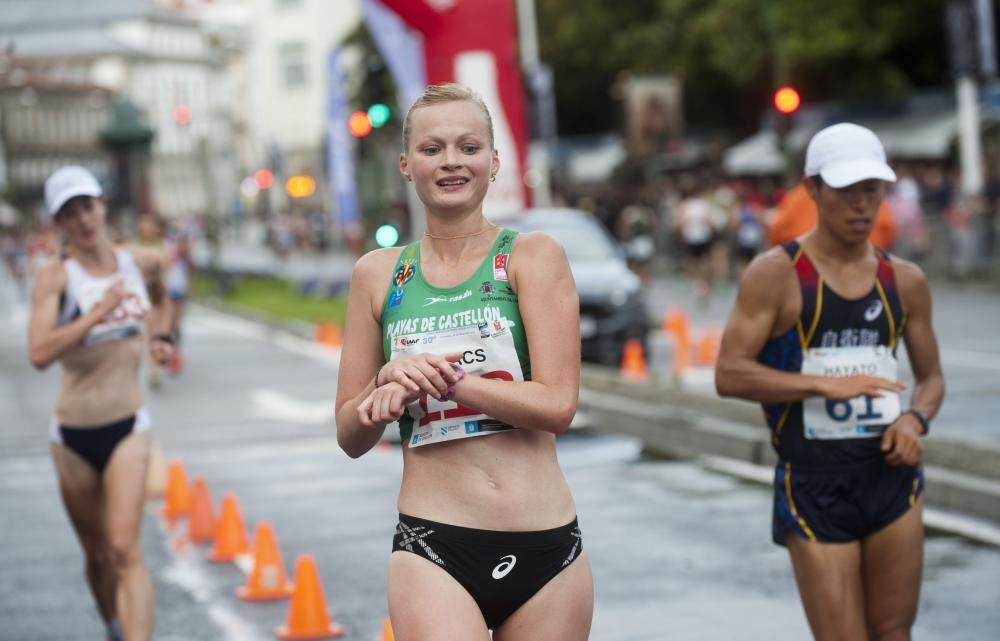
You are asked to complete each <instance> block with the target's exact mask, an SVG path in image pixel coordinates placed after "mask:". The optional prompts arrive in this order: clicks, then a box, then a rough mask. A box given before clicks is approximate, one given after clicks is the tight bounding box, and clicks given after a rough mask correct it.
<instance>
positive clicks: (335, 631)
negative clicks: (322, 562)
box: [274, 554, 344, 641]
mask: <svg viewBox="0 0 1000 641" xmlns="http://www.w3.org/2000/svg"><path fill="white" fill-rule="evenodd" d="M274 633H275V634H276V635H277V636H278V638H279V639H286V640H288V641H297V640H298V639H328V638H330V637H339V636H342V635H343V634H344V628H342V627H341V626H339V625H337V624H336V623H334V622H333V621H331V620H330V615H329V614H328V613H327V610H326V597H325V596H324V595H323V585H322V584H321V583H320V581H319V572H318V571H317V570H316V561H315V559H313V557H312V556H311V555H309V554H302V555H300V556H299V558H298V559H297V560H296V561H295V590H294V591H293V592H292V602H291V604H290V605H289V607H288V625H283V626H280V627H278V628H276V629H275V630H274Z"/></svg>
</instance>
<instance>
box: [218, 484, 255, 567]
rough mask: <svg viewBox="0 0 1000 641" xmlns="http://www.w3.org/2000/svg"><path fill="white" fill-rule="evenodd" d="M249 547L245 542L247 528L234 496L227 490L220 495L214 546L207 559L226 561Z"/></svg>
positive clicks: (244, 552)
mask: <svg viewBox="0 0 1000 641" xmlns="http://www.w3.org/2000/svg"><path fill="white" fill-rule="evenodd" d="M249 549H250V546H249V544H247V529H246V526H244V525H243V517H242V516H240V508H239V506H238V505H237V503H236V497H235V496H233V495H232V494H231V493H229V492H227V493H226V494H224V495H223V496H222V511H221V513H220V514H219V521H218V523H216V525H215V546H214V547H213V548H212V551H211V552H209V553H208V560H209V561H215V562H217V563H228V562H230V561H234V560H236V557H237V556H239V555H240V554H246V553H247V551H248V550H249Z"/></svg>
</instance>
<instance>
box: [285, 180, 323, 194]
mask: <svg viewBox="0 0 1000 641" xmlns="http://www.w3.org/2000/svg"><path fill="white" fill-rule="evenodd" d="M285 192H286V193H287V194H288V195H289V196H290V197H292V198H308V197H309V196H312V195H313V194H315V193H316V181H315V180H313V178H312V177H311V176H292V177H291V178H289V179H288V180H286V181H285Z"/></svg>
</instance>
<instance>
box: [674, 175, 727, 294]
mask: <svg viewBox="0 0 1000 641" xmlns="http://www.w3.org/2000/svg"><path fill="white" fill-rule="evenodd" d="M681 194H682V199H681V201H680V203H678V204H677V206H676V207H675V208H674V211H673V220H672V221H671V226H672V228H673V230H674V233H675V234H676V235H677V237H678V238H679V239H680V241H681V243H682V247H683V248H684V256H685V267H686V270H687V273H688V276H689V277H690V278H691V280H692V284H693V285H694V292H695V300H696V301H697V302H698V304H699V305H702V306H704V305H707V304H708V301H709V297H710V296H711V293H712V265H711V260H710V259H711V251H712V246H713V245H714V244H715V242H716V233H715V229H714V227H713V226H712V203H711V202H710V200H709V195H710V193H709V192H707V191H705V190H702V189H701V188H700V185H698V182H697V179H696V178H694V177H693V176H685V177H682V180H681Z"/></svg>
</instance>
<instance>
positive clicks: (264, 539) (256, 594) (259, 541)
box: [236, 521, 292, 601]
mask: <svg viewBox="0 0 1000 641" xmlns="http://www.w3.org/2000/svg"><path fill="white" fill-rule="evenodd" d="M253 540H254V553H253V570H251V572H250V576H249V577H247V584H246V585H243V586H240V587H238V588H236V596H238V597H240V598H241V599H245V600H247V601H270V600H272V599H284V598H287V597H289V596H291V594H292V584H291V583H289V582H288V579H287V578H286V577H285V562H284V561H282V560H281V550H279V549H278V543H277V541H275V539H274V530H272V529H271V524H270V523H268V522H267V521H261V522H260V523H258V524H257V529H256V531H255V532H254V537H253Z"/></svg>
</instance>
